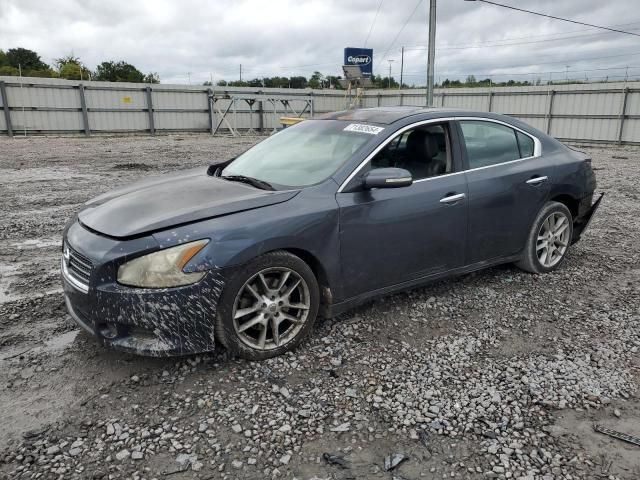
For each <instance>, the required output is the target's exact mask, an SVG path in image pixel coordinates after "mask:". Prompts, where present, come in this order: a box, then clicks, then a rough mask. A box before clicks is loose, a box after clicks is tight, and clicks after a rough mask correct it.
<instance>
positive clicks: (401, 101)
mask: <svg viewBox="0 0 640 480" xmlns="http://www.w3.org/2000/svg"><path fill="white" fill-rule="evenodd" d="M403 97H404V95H403V94H402V92H401V93H400V106H402V105H403Z"/></svg>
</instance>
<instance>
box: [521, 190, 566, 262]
mask: <svg viewBox="0 0 640 480" xmlns="http://www.w3.org/2000/svg"><path fill="white" fill-rule="evenodd" d="M572 235H573V218H572V216H571V212H570V211H569V209H568V208H567V207H566V206H565V205H563V204H562V203H559V202H548V203H547V204H546V205H545V206H544V207H543V208H542V210H540V212H539V213H538V216H537V217H536V219H535V221H534V222H533V225H532V226H531V231H530V232H529V237H528V238H527V244H526V246H525V249H524V252H523V256H522V259H521V260H520V261H519V262H518V263H517V264H516V265H517V266H518V267H520V268H522V269H523V270H526V271H528V272H532V273H547V272H551V271H553V270H555V269H556V268H558V266H560V264H561V263H562V262H563V261H564V259H565V256H566V254H567V250H568V249H569V245H570V244H571V236H572Z"/></svg>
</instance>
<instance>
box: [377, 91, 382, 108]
mask: <svg viewBox="0 0 640 480" xmlns="http://www.w3.org/2000/svg"><path fill="white" fill-rule="evenodd" d="M381 97H382V94H381V93H379V94H378V106H380V99H381Z"/></svg>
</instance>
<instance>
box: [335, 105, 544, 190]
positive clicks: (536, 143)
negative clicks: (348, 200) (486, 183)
mask: <svg viewBox="0 0 640 480" xmlns="http://www.w3.org/2000/svg"><path fill="white" fill-rule="evenodd" d="M458 120H477V121H483V122H493V123H499V124H501V125H504V126H506V127H509V128H512V129H513V130H516V131H518V132H520V133H522V134H524V135H527V136H528V137H530V138H531V139H532V140H533V156H531V157H526V158H518V159H515V160H510V161H507V162H501V163H496V164H494V165H487V166H484V167H478V168H472V169H469V170H461V171H459V172H452V173H447V174H444V175H438V176H436V177H429V178H421V179H420V180H416V181H415V182H413V183H419V182H424V181H426V180H435V179H436V178H442V177H447V176H451V175H458V174H461V173H465V172H472V171H475V170H482V169H485V168H491V167H497V166H499V165H504V164H505V163H512V162H520V161H523V160H530V159H532V158H537V157H540V156H541V155H542V143H541V142H540V140H539V139H538V137H535V136H534V135H531V134H530V133H527V132H525V131H524V130H522V129H521V128H518V127H516V126H515V125H512V124H510V123H508V122H504V121H502V120H496V119H494V118H486V117H464V116H463V117H443V118H431V119H429V120H421V121H419V122H415V123H412V124H410V125H405V126H404V127H402V128H400V129H398V130H397V131H396V132H394V134H393V135H391V136H389V137H388V138H387V139H385V140H384V141H383V142H382V143H381V144H380V145H378V146H377V147H376V148H375V149H374V150H373V151H372V152H371V153H370V154H369V155H367V157H366V158H365V159H364V160H363V161H362V162H360V165H358V166H357V167H356V168H355V169H354V170H353V172H351V173H350V174H349V176H348V177H347V178H346V179H345V180H344V181H343V182H342V183H341V184H340V187H339V188H338V191H337V192H336V193H343V192H344V189H345V188H346V186H347V185H348V184H349V183H350V182H351V180H353V178H354V177H355V176H356V175H357V174H358V172H360V170H362V169H363V168H364V166H365V165H366V164H367V163H369V162H370V161H371V160H372V159H373V157H375V156H376V155H377V154H378V153H379V152H380V151H381V150H382V149H383V148H384V147H386V146H387V145H388V144H389V143H391V142H392V141H393V140H394V139H396V138H397V137H398V135H401V134H403V133H404V132H406V131H407V130H411V129H412V128H416V127H419V126H422V125H428V124H431V123H444V122H453V121H458Z"/></svg>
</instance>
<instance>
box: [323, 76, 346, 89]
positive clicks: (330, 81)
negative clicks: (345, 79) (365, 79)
mask: <svg viewBox="0 0 640 480" xmlns="http://www.w3.org/2000/svg"><path fill="white" fill-rule="evenodd" d="M324 78H325V82H326V87H327V88H335V89H336V90H342V85H340V80H341V79H342V77H335V76H333V75H327V76H326V77H324Z"/></svg>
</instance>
